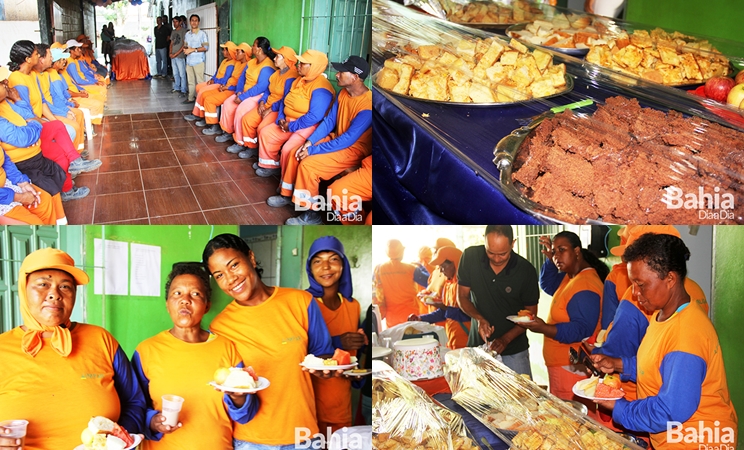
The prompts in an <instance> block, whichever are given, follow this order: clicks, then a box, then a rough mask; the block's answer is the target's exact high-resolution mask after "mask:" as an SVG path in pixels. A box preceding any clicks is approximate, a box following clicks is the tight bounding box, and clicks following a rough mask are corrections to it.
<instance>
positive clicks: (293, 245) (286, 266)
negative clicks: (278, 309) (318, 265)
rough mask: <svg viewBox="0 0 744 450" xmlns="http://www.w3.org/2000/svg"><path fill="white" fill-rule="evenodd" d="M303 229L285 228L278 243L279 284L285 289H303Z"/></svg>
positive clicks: (282, 229) (282, 228)
mask: <svg viewBox="0 0 744 450" xmlns="http://www.w3.org/2000/svg"><path fill="white" fill-rule="evenodd" d="M302 228H303V227H297V226H283V227H281V228H280V230H281V233H280V241H279V243H278V245H279V249H280V255H281V258H282V259H281V267H280V271H279V274H280V275H279V284H281V285H282V286H284V287H291V288H295V289H302V285H301V280H302V274H303V273H305V269H303V268H302V267H303V266H302V265H303V261H304V260H301V259H302Z"/></svg>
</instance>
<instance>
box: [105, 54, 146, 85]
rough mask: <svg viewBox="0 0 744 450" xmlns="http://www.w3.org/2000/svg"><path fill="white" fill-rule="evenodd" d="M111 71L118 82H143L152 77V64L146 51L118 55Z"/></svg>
mask: <svg viewBox="0 0 744 450" xmlns="http://www.w3.org/2000/svg"><path fill="white" fill-rule="evenodd" d="M111 70H112V71H113V72H114V74H116V80H117V81H124V80H142V79H144V78H147V77H148V76H149V75H150V63H149V61H148V60H147V55H145V52H144V51H134V52H128V53H117V54H116V55H115V56H114V62H113V64H112V65H111Z"/></svg>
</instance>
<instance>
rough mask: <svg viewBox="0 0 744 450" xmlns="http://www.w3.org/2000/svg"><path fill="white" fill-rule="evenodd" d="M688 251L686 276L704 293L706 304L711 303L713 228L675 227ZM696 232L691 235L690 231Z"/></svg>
mask: <svg viewBox="0 0 744 450" xmlns="http://www.w3.org/2000/svg"><path fill="white" fill-rule="evenodd" d="M675 228H676V229H677V230H679V233H680V235H681V237H682V240H683V241H685V244H686V245H687V248H689V249H690V255H691V256H690V261H689V262H688V263H687V276H688V277H689V278H690V279H692V280H694V281H695V282H696V283H697V284H699V285H700V287H701V288H702V289H703V292H705V298H706V299H708V304H710V303H711V298H710V292H711V283H712V281H711V277H712V270H713V227H712V226H700V227H691V226H686V225H677V226H675ZM691 229H692V230H693V232H695V230H697V231H696V234H695V235H693V234H691V233H690V230H691Z"/></svg>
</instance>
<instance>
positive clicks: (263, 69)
mask: <svg viewBox="0 0 744 450" xmlns="http://www.w3.org/2000/svg"><path fill="white" fill-rule="evenodd" d="M275 71H276V67H275V66H274V61H272V60H271V58H268V57H266V58H264V60H263V61H261V62H258V59H256V58H253V59H251V60H250V61H248V64H247V65H246V69H245V71H244V72H243V74H242V75H241V77H240V79H239V80H238V84H237V85H236V86H235V96H236V97H237V98H238V99H239V100H240V104H236V103H235V101H234V99H231V100H230V101H226V102H225V104H224V105H223V106H222V112H221V113H220V128H222V130H223V131H225V132H227V133H233V135H234V139H235V141H236V142H242V141H243V126H242V121H243V116H244V115H246V114H247V113H248V111H251V110H253V109H255V108H256V106H258V101H259V100H260V99H261V96H262V95H263V93H264V91H266V89H268V88H269V79H270V78H271V75H273V74H274V72H275Z"/></svg>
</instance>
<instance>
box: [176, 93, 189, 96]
mask: <svg viewBox="0 0 744 450" xmlns="http://www.w3.org/2000/svg"><path fill="white" fill-rule="evenodd" d="M187 95H188V94H187V93H185V92H181V93H180V94H178V96H179V97H186V96H187Z"/></svg>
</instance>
